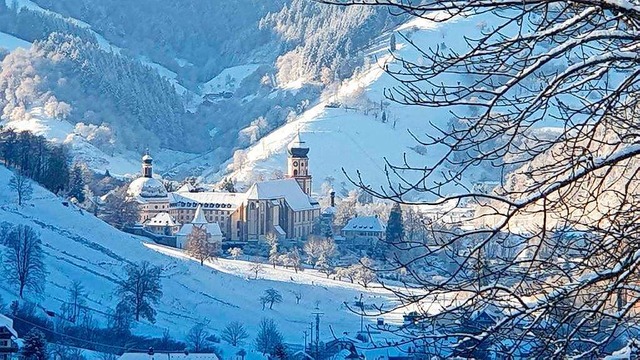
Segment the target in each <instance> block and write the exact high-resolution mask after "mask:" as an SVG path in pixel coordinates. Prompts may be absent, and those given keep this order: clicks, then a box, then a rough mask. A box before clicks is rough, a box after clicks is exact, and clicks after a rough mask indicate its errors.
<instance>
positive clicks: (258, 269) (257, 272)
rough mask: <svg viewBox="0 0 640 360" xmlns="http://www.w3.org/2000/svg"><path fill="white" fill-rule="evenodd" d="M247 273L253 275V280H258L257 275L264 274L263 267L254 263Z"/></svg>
mask: <svg viewBox="0 0 640 360" xmlns="http://www.w3.org/2000/svg"><path fill="white" fill-rule="evenodd" d="M249 272H250V273H251V274H253V278H254V279H255V280H258V275H260V274H261V273H263V272H264V266H263V265H262V264H260V263H254V264H253V265H251V268H250V269H249Z"/></svg>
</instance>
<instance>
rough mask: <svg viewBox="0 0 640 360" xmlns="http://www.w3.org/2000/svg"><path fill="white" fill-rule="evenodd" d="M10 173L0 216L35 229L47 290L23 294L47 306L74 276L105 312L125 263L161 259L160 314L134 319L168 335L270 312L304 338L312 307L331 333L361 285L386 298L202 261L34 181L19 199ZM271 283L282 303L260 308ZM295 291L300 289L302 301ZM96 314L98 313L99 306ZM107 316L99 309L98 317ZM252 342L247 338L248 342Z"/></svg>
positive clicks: (4, 289) (310, 277)
mask: <svg viewBox="0 0 640 360" xmlns="http://www.w3.org/2000/svg"><path fill="white" fill-rule="evenodd" d="M10 176H11V173H10V172H9V171H8V170H7V169H5V168H4V167H0V219H1V221H4V222H9V223H11V224H26V225H29V226H32V227H34V228H35V229H36V230H37V231H38V232H39V233H40V235H41V239H42V241H43V245H44V246H43V248H44V251H45V261H46V264H47V271H48V276H47V285H46V291H45V292H44V293H43V294H33V293H27V296H28V297H29V298H30V299H31V300H33V301H38V302H39V303H41V304H42V306H43V308H45V309H50V310H53V311H56V312H58V311H59V308H60V305H61V304H62V302H63V301H64V300H65V299H66V298H67V290H66V289H67V287H68V286H69V285H70V284H71V282H72V281H74V280H79V281H81V282H82V283H83V285H84V286H85V287H86V288H87V291H88V299H87V302H88V304H87V305H88V306H89V307H91V308H92V309H96V310H98V311H102V312H105V311H107V312H108V311H109V310H110V309H113V307H114V306H115V304H116V303H117V301H118V299H117V298H116V297H115V296H114V295H113V293H114V290H115V289H116V287H117V284H118V282H119V281H120V280H121V279H122V278H123V268H124V266H125V265H126V264H127V263H131V262H138V261H142V260H146V261H150V262H151V263H153V264H155V265H159V266H162V267H163V269H164V272H163V278H162V285H163V291H164V296H163V298H162V301H161V303H160V304H159V305H158V306H157V310H158V316H157V318H158V319H157V322H156V323H155V324H150V323H148V322H140V323H136V324H135V325H134V326H135V327H134V332H135V333H138V334H148V335H156V336H161V335H162V332H163V331H164V330H165V329H169V331H170V333H171V335H172V336H173V337H175V338H178V339H183V338H184V335H185V334H186V332H187V331H188V330H189V329H190V328H191V327H192V326H193V325H194V324H196V323H199V322H203V323H206V324H207V327H208V329H209V330H210V331H211V332H212V333H218V334H219V332H220V330H221V329H222V328H223V327H224V326H225V325H226V324H227V323H228V322H230V321H233V320H239V321H241V322H243V323H245V325H246V326H247V328H248V330H249V333H250V335H251V339H253V338H254V337H255V333H256V330H255V329H256V327H257V324H258V323H259V321H260V320H261V319H262V318H264V317H267V318H273V319H275V320H276V321H277V323H278V324H279V326H280V329H281V331H282V332H283V335H284V337H285V341H286V342H290V343H302V340H303V331H304V330H306V329H307V328H308V327H309V324H310V322H311V321H312V312H317V311H320V312H323V313H324V315H323V317H322V325H321V334H322V335H321V337H322V338H328V339H330V338H332V335H331V330H330V328H329V325H331V327H332V329H333V331H334V332H335V333H337V334H342V333H343V332H347V333H350V334H354V333H355V331H357V330H358V329H359V325H360V324H359V317H358V316H357V315H355V314H353V313H352V312H350V311H349V310H348V309H347V308H346V307H345V305H344V302H350V303H352V302H353V301H354V300H355V299H356V298H357V297H359V296H360V294H361V293H363V294H364V301H365V303H376V304H381V303H386V304H389V303H390V300H389V298H388V293H386V292H384V291H382V290H365V289H364V288H362V287H360V286H359V285H355V284H350V283H347V282H340V281H336V280H330V279H326V277H325V276H324V275H322V274H320V273H317V272H315V271H311V270H307V271H304V272H300V273H297V274H296V273H295V272H294V271H293V270H286V269H282V268H280V267H278V268H277V269H273V268H271V267H269V266H268V265H265V267H264V273H262V274H260V275H259V279H258V280H253V279H250V276H251V275H250V271H249V268H250V265H251V264H250V263H248V262H246V261H241V260H238V261H233V260H218V261H216V262H213V263H210V264H206V266H200V265H199V263H198V262H196V261H193V260H190V259H187V258H186V257H185V256H184V254H183V253H182V252H180V251H178V250H176V249H172V248H166V247H162V246H158V245H155V244H151V243H148V242H146V241H145V240H143V239H142V238H139V237H135V236H132V235H129V234H125V233H122V232H119V231H116V230H115V229H114V228H112V227H110V226H109V225H107V224H105V223H103V222H102V221H100V220H99V219H96V218H95V217H93V216H92V215H91V214H88V213H86V212H81V211H80V210H79V209H76V208H73V207H72V206H70V207H65V206H63V204H62V199H60V198H58V197H56V196H54V195H52V194H51V193H49V192H47V191H46V190H43V189H42V188H40V187H36V188H35V191H34V196H33V200H31V201H30V202H29V204H28V205H25V206H23V207H18V206H17V205H16V204H15V195H14V194H13V193H12V192H11V191H10V190H9V188H8V181H9V178H10ZM268 288H274V289H277V290H278V291H279V292H280V293H281V294H282V296H283V303H281V304H276V305H275V306H274V309H273V310H264V311H263V310H262V309H261V305H260V301H259V297H260V296H261V294H262V292H263V291H264V290H266V289H268ZM294 291H295V292H298V291H299V292H301V293H302V294H303V296H302V300H301V302H300V304H299V305H297V304H296V302H295V296H294V295H293V292H294ZM0 292H1V293H2V295H3V298H4V301H5V302H10V301H11V300H13V299H14V298H16V289H15V288H12V287H10V284H7V283H2V284H1V288H0ZM94 316H97V317H98V318H99V319H100V315H99V314H98V315H94ZM104 320H105V319H104V316H102V318H101V321H104ZM374 320H375V319H365V322H366V323H368V322H370V321H374ZM251 341H252V340H251ZM249 347H252V346H247V350H249Z"/></svg>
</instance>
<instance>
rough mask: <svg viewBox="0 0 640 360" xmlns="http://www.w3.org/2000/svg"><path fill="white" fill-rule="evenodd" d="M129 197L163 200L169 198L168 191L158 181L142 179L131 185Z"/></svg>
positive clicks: (128, 191) (134, 181)
mask: <svg viewBox="0 0 640 360" xmlns="http://www.w3.org/2000/svg"><path fill="white" fill-rule="evenodd" d="M127 195H128V196H130V197H134V198H135V197H141V198H161V197H166V196H167V189H166V188H165V187H164V184H162V181H160V180H158V179H155V178H148V177H140V178H137V179H135V180H133V181H132V182H131V184H129V188H128V189H127Z"/></svg>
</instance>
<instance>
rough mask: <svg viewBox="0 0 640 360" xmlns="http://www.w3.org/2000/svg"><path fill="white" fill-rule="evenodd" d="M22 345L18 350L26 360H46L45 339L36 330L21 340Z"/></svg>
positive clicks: (32, 330)
mask: <svg viewBox="0 0 640 360" xmlns="http://www.w3.org/2000/svg"><path fill="white" fill-rule="evenodd" d="M23 341H24V344H23V345H22V349H21V350H20V352H21V354H22V356H24V358H25V359H27V360H46V359H47V358H48V356H49V352H48V350H47V338H46V337H45V336H44V333H43V332H42V331H40V330H38V329H37V328H33V329H31V330H30V331H29V332H28V333H27V334H26V335H25V336H24V338H23Z"/></svg>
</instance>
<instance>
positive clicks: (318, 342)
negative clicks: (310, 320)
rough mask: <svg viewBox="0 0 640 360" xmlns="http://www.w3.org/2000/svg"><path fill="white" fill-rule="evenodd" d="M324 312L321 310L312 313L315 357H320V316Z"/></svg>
mask: <svg viewBox="0 0 640 360" xmlns="http://www.w3.org/2000/svg"><path fill="white" fill-rule="evenodd" d="M323 314H324V313H321V312H315V313H313V315H315V316H316V343H315V345H316V354H315V355H316V356H315V358H316V359H319V358H320V316H321V315H323Z"/></svg>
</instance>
